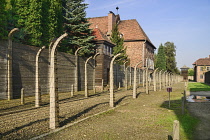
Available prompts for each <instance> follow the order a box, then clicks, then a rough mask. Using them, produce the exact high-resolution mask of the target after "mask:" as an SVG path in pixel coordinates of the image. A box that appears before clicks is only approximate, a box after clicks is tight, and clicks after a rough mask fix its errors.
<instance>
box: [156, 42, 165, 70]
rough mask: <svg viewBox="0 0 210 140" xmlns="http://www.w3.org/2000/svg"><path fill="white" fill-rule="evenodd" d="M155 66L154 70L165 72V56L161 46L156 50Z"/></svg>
mask: <svg viewBox="0 0 210 140" xmlns="http://www.w3.org/2000/svg"><path fill="white" fill-rule="evenodd" d="M156 58H157V60H156V65H155V68H159V69H160V70H166V56H165V49H164V47H163V45H162V44H161V45H160V46H159V48H158V53H157V56H156Z"/></svg>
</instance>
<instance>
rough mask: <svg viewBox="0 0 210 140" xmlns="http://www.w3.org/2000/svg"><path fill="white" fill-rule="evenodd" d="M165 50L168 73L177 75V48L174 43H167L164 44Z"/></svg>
mask: <svg viewBox="0 0 210 140" xmlns="http://www.w3.org/2000/svg"><path fill="white" fill-rule="evenodd" d="M164 50H165V55H166V70H167V71H168V72H173V73H177V72H178V69H177V67H176V58H175V56H176V46H175V45H174V43H173V42H166V43H165V44H164Z"/></svg>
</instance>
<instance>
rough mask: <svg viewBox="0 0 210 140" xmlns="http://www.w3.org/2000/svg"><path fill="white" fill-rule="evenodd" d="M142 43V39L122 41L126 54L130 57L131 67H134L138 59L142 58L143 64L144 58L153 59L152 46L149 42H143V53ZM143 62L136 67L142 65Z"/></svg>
mask: <svg viewBox="0 0 210 140" xmlns="http://www.w3.org/2000/svg"><path fill="white" fill-rule="evenodd" d="M143 44H144V41H131V42H124V45H125V47H127V49H126V54H127V55H128V58H129V59H130V64H131V67H134V66H135V65H136V64H137V63H138V62H139V61H142V60H143V59H144V65H146V59H151V60H154V48H153V47H152V46H151V45H150V44H149V43H145V45H144V53H143ZM142 66H143V63H142V64H140V65H139V66H138V67H139V68H140V67H142Z"/></svg>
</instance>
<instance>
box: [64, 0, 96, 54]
mask: <svg viewBox="0 0 210 140" xmlns="http://www.w3.org/2000/svg"><path fill="white" fill-rule="evenodd" d="M86 8H87V4H85V3H84V0H71V1H69V0H66V1H65V6H64V30H65V32H67V33H68V34H69V35H68V38H67V39H66V43H65V46H62V47H61V50H62V51H66V52H68V53H74V52H75V51H76V49H77V48H79V47H83V48H82V49H81V51H79V55H90V54H91V53H93V52H94V45H93V44H92V43H91V42H90V41H91V40H93V38H94V36H92V30H91V29H89V26H90V24H89V23H88V21H87V19H86V18H85V17H86V12H85V9H86Z"/></svg>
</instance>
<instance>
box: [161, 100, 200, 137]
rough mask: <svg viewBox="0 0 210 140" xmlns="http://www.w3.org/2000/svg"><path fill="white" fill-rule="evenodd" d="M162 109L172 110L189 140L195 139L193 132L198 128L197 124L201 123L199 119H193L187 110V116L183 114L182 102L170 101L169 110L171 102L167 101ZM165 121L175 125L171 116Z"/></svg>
mask: <svg viewBox="0 0 210 140" xmlns="http://www.w3.org/2000/svg"><path fill="white" fill-rule="evenodd" d="M161 107H162V108H167V109H169V110H172V111H173V112H174V113H175V114H176V116H177V119H178V121H179V123H180V127H182V128H183V130H184V133H185V135H186V137H187V138H188V139H192V138H193V132H194V130H195V128H196V125H197V123H198V122H199V121H198V119H197V118H195V117H193V115H192V114H190V113H189V112H188V111H187V110H186V109H185V114H182V100H181V99H179V100H171V101H170V108H169V101H165V102H163V103H162V105H161ZM164 119H165V120H164V121H167V120H168V121H170V122H171V123H173V121H172V120H171V116H168V118H167V117H165V118H164Z"/></svg>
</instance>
